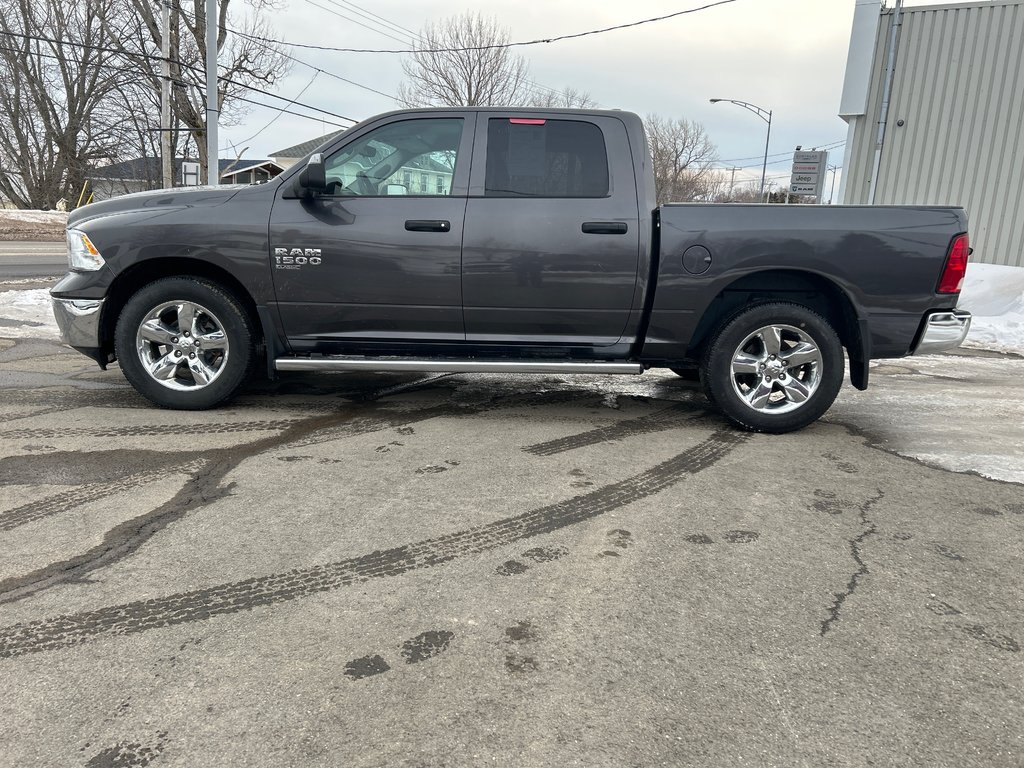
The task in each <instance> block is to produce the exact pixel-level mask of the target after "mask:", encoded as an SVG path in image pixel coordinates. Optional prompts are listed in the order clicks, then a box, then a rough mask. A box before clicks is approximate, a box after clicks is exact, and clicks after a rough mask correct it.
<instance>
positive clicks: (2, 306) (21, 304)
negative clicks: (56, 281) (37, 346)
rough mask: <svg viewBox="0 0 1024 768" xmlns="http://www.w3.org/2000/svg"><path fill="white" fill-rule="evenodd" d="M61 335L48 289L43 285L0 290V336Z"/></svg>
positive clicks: (51, 337)
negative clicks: (34, 287) (24, 289)
mask: <svg viewBox="0 0 1024 768" xmlns="http://www.w3.org/2000/svg"><path fill="white" fill-rule="evenodd" d="M26 337H31V338H33V339H56V338H60V330H59V329H58V328H57V321H56V320H54V318H53V307H52V305H51V304H50V292H49V291H47V290H46V289H45V288H38V289H36V290H31V291H0V338H7V339H23V338H26Z"/></svg>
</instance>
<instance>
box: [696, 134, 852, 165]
mask: <svg viewBox="0 0 1024 768" xmlns="http://www.w3.org/2000/svg"><path fill="white" fill-rule="evenodd" d="M845 143H846V139H836V140H835V141H830V142H828V143H827V144H816V145H815V146H817V147H819V148H820V149H835V148H836V147H837V146H841V145H843V144H845ZM791 154H792V151H790V152H774V153H772V154H770V155H768V157H786V156H788V155H791ZM762 159H764V155H753V156H751V157H729V158H724V159H722V160H718V161H716V162H719V163H737V162H741V161H743V160H762ZM748 167H751V168H753V167H754V166H748Z"/></svg>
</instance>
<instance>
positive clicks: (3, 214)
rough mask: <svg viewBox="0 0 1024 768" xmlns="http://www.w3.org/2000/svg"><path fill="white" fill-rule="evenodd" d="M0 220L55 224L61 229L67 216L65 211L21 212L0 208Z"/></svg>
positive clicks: (65, 222) (15, 209)
mask: <svg viewBox="0 0 1024 768" xmlns="http://www.w3.org/2000/svg"><path fill="white" fill-rule="evenodd" d="M0 220H7V221H27V222H29V223H32V224H55V225H59V226H62V227H63V226H64V225H66V224H67V223H68V214H67V211H22V210H19V209H17V208H0Z"/></svg>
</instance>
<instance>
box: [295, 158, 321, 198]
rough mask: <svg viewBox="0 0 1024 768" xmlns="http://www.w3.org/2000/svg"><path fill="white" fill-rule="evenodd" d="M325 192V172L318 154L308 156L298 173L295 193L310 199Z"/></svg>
mask: <svg viewBox="0 0 1024 768" xmlns="http://www.w3.org/2000/svg"><path fill="white" fill-rule="evenodd" d="M326 191H327V171H326V170H325V169H324V160H323V157H322V156H321V155H320V153H319V152H315V153H314V154H312V155H310V156H309V160H308V161H307V162H306V167H305V168H303V169H302V170H301V171H300V172H299V178H298V179H297V180H296V182H295V193H296V194H297V195H299V196H300V197H311V196H313V195H316V194H320V193H323V192H326Z"/></svg>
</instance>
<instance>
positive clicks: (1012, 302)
mask: <svg viewBox="0 0 1024 768" xmlns="http://www.w3.org/2000/svg"><path fill="white" fill-rule="evenodd" d="M957 306H958V307H960V308H961V309H966V310H967V311H968V312H970V313H971V314H972V315H973V316H974V318H973V320H972V321H971V332H970V333H969V334H968V336H967V341H966V342H964V346H965V347H981V348H983V349H992V350H996V351H998V352H1015V353H1016V354H1018V355H1024V268H1022V267H1004V266H1000V265H997V264H968V265H967V276H966V277H965V278H964V285H963V291H962V293H961V294H960V301H959V302H958V303H957Z"/></svg>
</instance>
